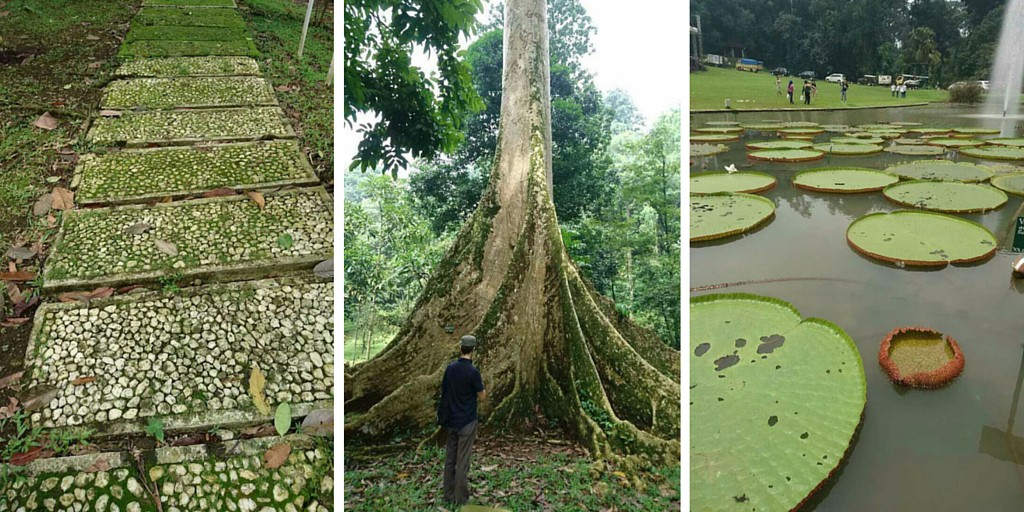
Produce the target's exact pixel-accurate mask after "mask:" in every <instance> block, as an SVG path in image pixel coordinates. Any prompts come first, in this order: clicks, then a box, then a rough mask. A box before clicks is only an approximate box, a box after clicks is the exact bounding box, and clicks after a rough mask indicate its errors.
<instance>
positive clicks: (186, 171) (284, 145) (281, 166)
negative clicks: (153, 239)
mask: <svg viewBox="0 0 1024 512" xmlns="http://www.w3.org/2000/svg"><path fill="white" fill-rule="evenodd" d="M72 181H73V182H74V183H75V184H76V185H77V193H76V196H75V200H76V201H77V202H78V204H80V205H82V206H89V205H101V204H128V203H140V202H146V201H151V200H155V199H161V198H164V197H171V198H180V197H185V196H190V195H198V194H201V193H203V192H205V191H207V190H212V189H215V188H221V187H228V188H232V189H234V190H252V189H258V188H263V189H266V188H274V187H282V186H296V185H315V184H317V183H318V182H319V180H318V178H317V177H316V174H315V173H314V172H313V168H312V166H310V165H309V162H308V160H307V159H306V156H305V155H304V154H303V153H302V150H301V149H300V148H299V144H298V142H297V141H294V140H275V141H260V142H243V143H236V144H216V145H208V146H181V147H168V148H153V149H137V150H133V149H125V150H120V151H110V152H107V153H103V154H87V155H83V156H82V158H81V159H79V161H78V166H77V167H76V168H75V178H74V179H73V180H72Z"/></svg>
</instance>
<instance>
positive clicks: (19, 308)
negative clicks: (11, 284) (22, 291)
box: [7, 295, 39, 322]
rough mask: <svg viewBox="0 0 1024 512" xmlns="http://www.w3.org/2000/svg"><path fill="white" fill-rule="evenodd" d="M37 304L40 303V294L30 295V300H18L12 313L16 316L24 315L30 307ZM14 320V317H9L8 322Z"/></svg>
mask: <svg viewBox="0 0 1024 512" xmlns="http://www.w3.org/2000/svg"><path fill="white" fill-rule="evenodd" d="M36 304H39V296H38V295H33V296H31V297H29V298H28V300H25V301H18V302H17V303H16V304H15V305H14V310H13V311H12V314H13V315H14V316H16V317H19V316H21V315H23V314H24V313H25V312H26V311H28V310H29V309H32V307H34V306H35V305H36ZM13 320H14V319H13V318H8V319H7V321H8V322H10V321H13Z"/></svg>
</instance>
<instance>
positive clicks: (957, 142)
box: [926, 137, 985, 148]
mask: <svg viewBox="0 0 1024 512" xmlns="http://www.w3.org/2000/svg"><path fill="white" fill-rule="evenodd" d="M927 140H928V142H926V144H929V145H932V146H942V147H946V148H969V147H972V146H984V145H985V143H984V142H982V141H980V140H974V139H955V138H952V137H938V138H934V139H927Z"/></svg>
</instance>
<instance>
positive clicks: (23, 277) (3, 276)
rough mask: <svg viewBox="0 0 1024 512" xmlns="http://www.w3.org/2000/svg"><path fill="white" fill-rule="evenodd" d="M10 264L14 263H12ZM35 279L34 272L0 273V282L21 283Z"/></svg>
mask: <svg viewBox="0 0 1024 512" xmlns="http://www.w3.org/2000/svg"><path fill="white" fill-rule="evenodd" d="M11 263H14V262H13V261H12V262H11ZM35 278H36V273H35V272H27V271H14V272H0V281H12V282H19V283H23V282H25V281H31V280H33V279H35Z"/></svg>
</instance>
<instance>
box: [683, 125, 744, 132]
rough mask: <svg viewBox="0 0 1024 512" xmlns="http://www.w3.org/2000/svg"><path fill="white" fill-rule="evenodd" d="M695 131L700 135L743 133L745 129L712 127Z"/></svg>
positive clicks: (738, 127)
mask: <svg viewBox="0 0 1024 512" xmlns="http://www.w3.org/2000/svg"><path fill="white" fill-rule="evenodd" d="M693 131H695V132H698V133H743V128H742V127H740V126H711V127H705V128H696V129H694V130H693Z"/></svg>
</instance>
